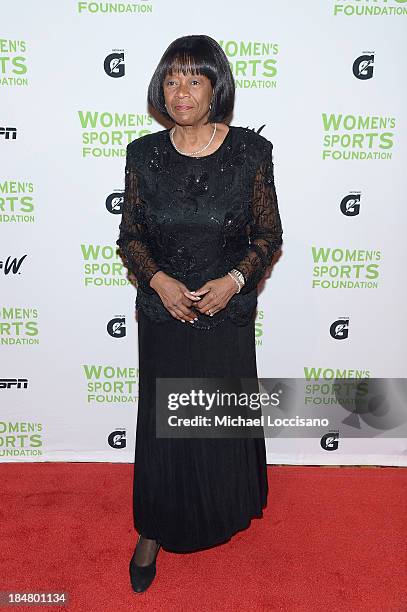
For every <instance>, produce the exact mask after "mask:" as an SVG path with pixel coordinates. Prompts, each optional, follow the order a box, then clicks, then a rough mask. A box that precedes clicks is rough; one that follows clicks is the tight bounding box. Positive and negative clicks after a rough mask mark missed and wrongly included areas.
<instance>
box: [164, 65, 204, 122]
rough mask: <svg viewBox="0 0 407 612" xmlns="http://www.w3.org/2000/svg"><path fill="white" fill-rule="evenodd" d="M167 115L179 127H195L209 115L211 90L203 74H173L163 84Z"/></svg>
mask: <svg viewBox="0 0 407 612" xmlns="http://www.w3.org/2000/svg"><path fill="white" fill-rule="evenodd" d="M163 91H164V99H165V104H166V107H167V112H168V114H169V115H170V116H171V117H172V118H173V119H174V121H175V122H176V123H178V124H179V125H197V124H199V123H201V122H202V121H203V120H206V116H207V114H208V113H209V104H210V103H211V100H212V94H213V88H212V85H211V82H210V80H209V79H208V78H207V77H206V76H204V75H203V74H186V75H184V74H182V73H174V74H172V75H167V76H166V77H165V79H164V82H163Z"/></svg>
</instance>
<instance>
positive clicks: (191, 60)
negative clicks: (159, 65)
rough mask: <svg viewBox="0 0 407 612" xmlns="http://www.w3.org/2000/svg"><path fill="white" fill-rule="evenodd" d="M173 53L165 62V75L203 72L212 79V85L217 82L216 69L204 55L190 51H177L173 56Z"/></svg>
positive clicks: (198, 73)
mask: <svg viewBox="0 0 407 612" xmlns="http://www.w3.org/2000/svg"><path fill="white" fill-rule="evenodd" d="M171 55H172V54H171ZM171 55H170V56H169V57H167V58H165V60H164V62H163V73H164V76H166V75H167V74H168V75H170V76H173V75H174V74H183V75H184V76H186V75H188V74H194V75H200V74H201V75H202V74H203V75H204V76H206V77H207V78H208V79H209V80H210V81H211V83H212V85H214V84H215V83H216V77H217V74H216V71H215V70H214V67H213V66H212V65H211V64H210V63H209V62H208V61H207V60H206V58H205V57H203V56H202V55H200V54H199V55H197V54H194V55H193V54H192V53H191V52H189V51H184V52H181V53H180V52H177V53H175V54H174V55H173V57H171Z"/></svg>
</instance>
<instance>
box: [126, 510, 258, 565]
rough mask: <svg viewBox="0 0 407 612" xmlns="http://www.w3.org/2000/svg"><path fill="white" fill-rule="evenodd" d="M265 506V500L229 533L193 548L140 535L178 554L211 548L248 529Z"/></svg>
mask: <svg viewBox="0 0 407 612" xmlns="http://www.w3.org/2000/svg"><path fill="white" fill-rule="evenodd" d="M266 507H267V500H266V502H265V503H264V504H263V505H262V509H261V510H260V511H259V512H255V513H253V514H252V515H251V516H250V518H249V519H248V520H247V522H246V523H245V524H244V525H243V526H240V527H235V528H234V529H233V530H232V531H231V532H230V533H229V535H226V536H224V537H222V538H217V539H215V540H213V541H212V543H211V544H204V545H202V546H200V545H197V546H194V547H193V548H189V547H188V548H180V547H178V546H173V545H171V544H166V543H165V542H163V541H162V540H160V538H159V537H158V536H157V535H154V534H151V533H150V534H148V535H146V534H145V533H142V534H141V535H142V536H143V537H144V538H148V539H149V540H156V542H159V543H160V544H161V548H162V549H163V550H166V551H167V552H173V553H180V554H183V553H184V554H188V553H193V552H200V551H203V550H207V549H208V548H213V547H215V546H219V545H221V544H226V543H227V542H229V541H230V540H231V539H232V538H233V537H234V536H235V535H236V534H238V533H239V532H241V531H245V530H246V529H248V528H249V527H250V526H251V523H252V520H253V519H261V518H263V516H264V513H263V510H264V509H265V508H266ZM135 529H136V531H137V533H140V531H139V529H138V528H137V526H136V527H135Z"/></svg>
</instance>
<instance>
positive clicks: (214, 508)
mask: <svg viewBox="0 0 407 612" xmlns="http://www.w3.org/2000/svg"><path fill="white" fill-rule="evenodd" d="M234 94H235V86H234V80H233V76H232V73H231V70H230V66H229V63H228V60H227V58H226V55H225V54H224V52H223V50H222V49H221V47H220V46H219V45H218V43H217V42H216V41H215V40H213V39H212V38H210V37H208V36H203V35H199V36H198V35H194V36H184V37H182V38H178V39H177V40H175V41H174V42H173V43H172V44H171V45H170V46H169V47H168V49H167V50H166V51H165V53H164V55H163V57H162V58H161V60H160V62H159V64H158V66H157V68H156V70H155V73H154V75H153V77H152V79H151V82H150V85H149V89H148V101H149V104H150V105H151V106H152V107H153V108H154V109H155V110H156V111H157V112H158V113H161V115H163V116H164V117H165V118H166V119H170V120H171V121H172V123H173V127H172V128H171V129H164V130H161V131H158V132H156V133H154V134H148V135H146V136H144V137H142V138H139V139H137V140H135V141H133V142H131V143H130V144H129V145H128V147H127V159H126V174H125V179H126V181H125V195H124V203H123V211H122V220H121V223H120V234H119V239H118V240H117V244H118V245H119V247H120V251H121V254H122V257H123V260H124V263H125V265H126V266H127V267H128V269H129V270H130V272H132V273H133V274H134V275H135V277H136V279H137V284H138V290H137V299H136V307H137V309H138V343H139V406H138V417H137V434H136V450H135V463H134V487H133V494H134V505H133V509H134V525H135V528H136V530H137V531H138V533H139V538H138V542H137V545H136V549H135V551H134V554H133V557H132V559H131V561H130V576H131V583H132V586H133V590H134V591H135V592H142V591H145V590H146V589H147V588H148V587H149V585H150V584H151V582H152V580H153V579H154V576H155V573H156V556H157V553H158V550H159V548H160V546H162V547H163V548H165V549H166V550H169V551H174V552H191V551H195V550H198V549H202V548H206V547H209V546H213V545H215V544H220V543H222V542H225V541H227V540H228V539H230V537H231V536H232V535H233V534H234V533H236V532H237V531H239V530H241V529H245V528H247V527H248V526H249V524H250V521H251V519H252V518H253V517H262V516H263V513H262V509H263V508H264V507H265V506H266V501H267V494H268V483H267V471H266V452H265V441H264V437H262V438H256V439H230V438H228V439H214V438H206V439H200V438H195V439H192V438H188V439H180V438H178V439H169V438H157V437H156V433H155V380H156V378H157V377H164V378H171V377H174V378H187V377H249V378H250V377H254V378H257V369H256V352H255V316H256V304H257V285H258V283H259V281H260V280H261V278H262V277H263V275H264V272H265V269H266V267H267V266H268V265H269V264H270V263H271V261H272V256H273V254H274V252H275V251H277V250H278V249H279V247H280V245H281V244H282V238H281V237H282V228H281V221H280V215H279V210H278V204H277V197H276V193H275V188H274V179H273V162H272V144H271V143H270V142H269V141H268V140H266V139H265V138H263V137H262V136H260V135H258V134H256V133H254V132H253V131H251V130H249V129H246V128H240V127H234V126H228V124H227V123H226V119H227V118H228V117H229V116H230V114H231V112H232V110H233V104H234Z"/></svg>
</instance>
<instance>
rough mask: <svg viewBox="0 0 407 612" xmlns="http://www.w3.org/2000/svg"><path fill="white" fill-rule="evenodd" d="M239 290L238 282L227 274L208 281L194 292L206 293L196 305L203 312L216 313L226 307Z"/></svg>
mask: <svg viewBox="0 0 407 612" xmlns="http://www.w3.org/2000/svg"><path fill="white" fill-rule="evenodd" d="M236 292H237V285H236V282H235V281H234V280H233V278H231V277H230V276H229V274H226V275H225V276H222V277H221V278H215V279H214V280H210V281H207V282H206V283H205V284H204V285H202V287H201V288H200V289H197V290H196V291H193V292H192V295H196V296H201V295H205V297H203V298H202V299H201V301H200V302H199V303H197V304H194V307H195V308H196V309H197V310H199V312H202V313H203V314H209V316H212V315H214V314H215V313H216V312H219V310H222V309H223V308H225V306H226V304H227V303H228V302H229V300H230V299H231V298H232V297H233V296H234V295H235V293H236Z"/></svg>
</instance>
